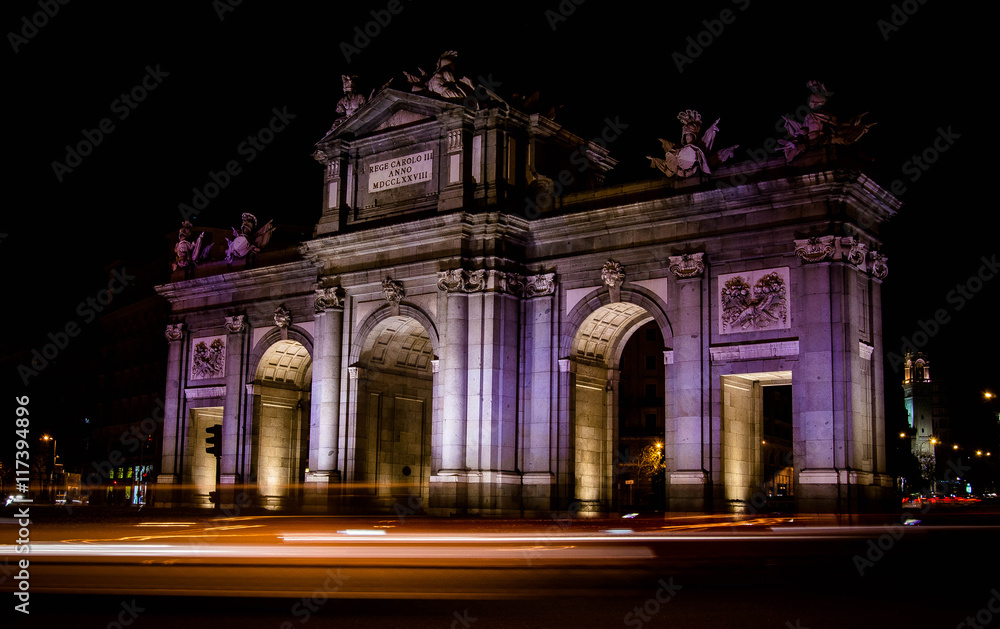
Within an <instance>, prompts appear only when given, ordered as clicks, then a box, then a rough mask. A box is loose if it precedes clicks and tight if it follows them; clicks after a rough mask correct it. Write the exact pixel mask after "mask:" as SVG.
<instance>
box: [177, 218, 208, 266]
mask: <svg viewBox="0 0 1000 629" xmlns="http://www.w3.org/2000/svg"><path fill="white" fill-rule="evenodd" d="M192 227H193V225H191V222H190V221H184V222H183V223H181V228H180V231H178V232H177V244H176V245H174V261H173V263H172V264H171V265H170V269H171V270H172V271H176V270H177V269H186V268H187V267H189V266H195V265H197V264H200V263H202V262H203V261H204V260H205V258H207V257H208V252H209V251H210V250H211V249H212V243H209V244H208V245H207V246H202V240H203V239H204V237H205V232H201V233H200V234H198V238H197V239H196V240H195V241H194V242H191V241H190V238H191V228H192Z"/></svg>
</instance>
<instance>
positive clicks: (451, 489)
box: [427, 470, 522, 515]
mask: <svg viewBox="0 0 1000 629" xmlns="http://www.w3.org/2000/svg"><path fill="white" fill-rule="evenodd" d="M430 481H431V485H430V501H429V506H428V509H427V512H428V513H429V514H431V515H520V514H521V511H522V505H521V495H522V494H521V488H522V484H521V483H522V477H521V474H519V473H517V472H497V471H467V470H464V471H456V470H441V471H439V472H438V473H437V474H433V475H431V478H430Z"/></svg>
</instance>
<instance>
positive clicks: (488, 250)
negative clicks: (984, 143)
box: [156, 53, 899, 515]
mask: <svg viewBox="0 0 1000 629" xmlns="http://www.w3.org/2000/svg"><path fill="white" fill-rule="evenodd" d="M453 61H454V59H453V58H449V53H446V54H445V55H442V58H441V59H440V60H439V68H438V72H436V73H434V74H433V75H428V76H413V75H409V76H408V79H409V80H410V82H411V83H412V90H408V91H401V90H398V89H395V88H392V87H386V88H384V89H381V90H380V91H377V92H376V93H374V95H373V97H372V98H370V99H366V98H365V97H364V96H363V95H361V94H360V93H357V92H355V91H354V87H353V79H352V77H345V83H344V85H345V98H344V99H342V101H341V103H340V104H339V106H338V112H340V113H342V114H343V115H342V117H341V118H339V119H337V120H336V121H335V124H334V127H333V128H332V129H331V130H330V132H329V133H328V134H326V135H325V136H324V137H323V138H321V140H320V141H319V143H318V144H317V145H316V151H315V153H314V157H315V158H316V159H317V160H318V161H319V162H320V163H321V164H322V166H323V170H324V175H323V188H322V189H323V204H322V213H321V215H320V217H319V220H318V222H317V224H316V226H315V230H314V233H313V234H312V237H311V238H306V239H304V240H303V241H302V242H301V243H300V244H299V245H298V246H295V247H289V248H283V249H282V248H277V247H276V246H275V245H272V244H269V239H270V237H271V232H272V231H274V230H273V229H272V228H271V223H264V221H263V219H264V218H266V217H261V220H260V221H259V222H258V218H257V216H255V215H253V214H251V213H249V212H248V213H245V214H244V215H243V216H242V217H241V222H242V226H241V227H240V228H238V229H236V230H234V232H233V234H232V237H231V238H227V240H228V241H229V242H228V246H227V251H226V259H225V260H206V261H204V262H203V263H200V264H199V263H198V262H197V260H196V255H197V251H198V249H199V247H195V246H193V245H192V244H191V240H185V239H182V241H179V244H178V250H177V251H178V260H179V263H178V269H177V270H176V271H175V272H174V276H173V277H172V280H171V281H170V282H168V283H165V284H163V285H162V286H159V287H158V291H159V293H160V294H161V295H163V296H164V297H166V298H167V299H168V300H169V302H170V308H171V314H170V323H169V324H168V326H167V329H166V336H167V339H168V342H169V345H168V347H169V349H168V359H167V376H166V387H165V392H166V398H165V400H166V408H165V416H166V418H165V422H164V434H163V456H162V463H161V468H160V475H159V477H158V480H157V483H158V484H157V488H156V491H157V496H158V503H159V501H160V500H163V504H185V505H201V506H209V504H210V503H209V496H210V493H212V492H215V491H216V488H217V486H218V491H219V492H220V496H221V502H222V503H223V505H224V506H233V505H239V504H241V503H243V504H255V505H261V506H265V507H268V508H274V509H282V508H297V507H307V508H310V509H315V510H319V511H333V512H337V511H344V510H348V509H354V508H366V509H383V510H386V511H390V512H391V511H396V512H399V510H400V509H403V510H405V512H426V513H432V514H450V513H472V514H508V515H511V514H525V515H537V514H546V513H550V512H553V511H564V510H566V509H568V508H575V509H578V510H580V511H584V512H593V513H598V512H611V511H614V510H616V509H620V508H622V507H623V506H625V505H627V504H628V503H630V502H631V503H633V504H634V503H636V502H637V500H638V498H637V494H635V493H633V494H631V495H630V496H626V495H624V492H627V491H633V492H635V491H639V492H640V494H641V493H644V492H645V493H653V494H654V495H652V496H647V497H645V498H643V500H645V501H646V503H647V504H648V505H650V506H655V505H656V504H657V503H659V504H662V505H664V506H665V508H667V509H670V510H680V511H737V512H742V511H747V510H751V509H759V508H762V506H763V505H765V504H766V503H767V501H768V500H769V498H774V497H783V498H788V499H790V500H793V501H794V505H793V506H794V508H797V509H799V510H801V511H845V510H859V509H881V508H883V506H884V501H885V500H886V499H887V497H888V496H889V495H890V493H891V490H892V481H891V479H890V478H889V477H888V476H887V475H886V474H885V444H886V436H885V434H884V402H883V394H882V391H883V386H884V382H883V373H882V326H881V312H882V309H881V293H880V285H881V282H882V281H883V279H884V278H885V277H886V274H887V272H888V268H887V265H886V258H885V256H884V255H882V254H881V253H880V251H881V248H882V242H881V241H880V239H879V226H880V225H881V224H882V223H883V222H884V221H886V220H887V219H888V218H890V217H891V216H893V215H894V214H895V212H896V210H897V209H898V207H899V201H898V200H897V199H895V198H894V197H893V196H892V195H890V194H889V193H888V192H886V191H885V190H884V189H882V188H880V187H879V186H878V184H876V183H875V182H874V181H872V180H871V179H870V178H869V177H867V176H866V175H865V174H864V173H863V171H862V168H863V166H864V164H863V163H860V162H856V161H854V160H852V159H851V158H850V157H849V152H847V151H844V150H843V146H837V147H835V146H833V144H838V145H844V144H849V143H850V142H849V141H848V140H845V139H844V138H842V137H840V136H838V137H837V139H838V140H840V141H838V142H833V141H832V140H831V141H829V142H827V143H824V141H825V140H824V138H827V139H829V138H828V136H825V135H824V134H827V133H841V132H842V130H843V129H842V128H843V127H845V126H849V125H834V126H835V127H836V129H837V130H836V131H834V130H831V129H832V127H830V124H831V121H832V120H834V119H833V118H832V117H830V116H829V115H828V114H827V113H825V109H823V103H824V102H825V94H826V93H825V91H822V90H819V89H814V94H813V96H812V97H810V107H812V108H813V111H815V112H816V114H815V116H814V118H813V119H811V121H807V123H806V124H805V126H804V127H802V129H798V130H795V133H798V134H800V135H797V136H794V137H797V138H798V139H797V140H795V141H794V142H789V143H787V146H786V147H785V149H786V150H785V155H782V156H780V157H777V158H774V159H770V160H769V161H766V162H755V163H749V162H744V163H737V164H734V165H723V164H722V163H721V162H722V161H725V158H726V157H727V155H722V153H723V151H718V152H712V140H713V139H714V137H715V136H714V134H715V132H717V131H718V128H717V126H716V125H712V126H711V127H710V128H709V129H707V130H705V132H704V133H702V131H701V118H700V115H699V114H698V112H693V111H690V110H688V111H685V112H681V115H680V116H679V117H678V119H679V120H680V121H681V122H682V123H683V126H682V132H681V133H680V134H679V142H678V143H676V144H674V143H673V142H668V141H663V142H662V145H663V148H664V151H665V153H664V157H663V158H658V157H657V158H650V159H651V162H652V165H653V166H655V167H656V168H657V169H658V170H659V171H661V172H662V173H663V175H666V176H663V175H661V174H660V173H659V172H656V171H653V172H656V175H657V176H656V178H655V179H651V180H645V181H640V182H635V183H629V184H623V185H617V186H605V185H604V183H603V180H604V174H605V173H606V172H607V171H609V170H610V169H611V168H613V167H614V166H615V165H616V163H617V162H616V161H615V160H614V159H612V158H611V156H610V154H609V152H608V150H607V148H606V147H605V146H604V145H603V144H604V143H605V142H606V141H607V138H604V139H603V140H602V141H600V142H598V141H586V140H585V139H583V138H582V137H580V136H579V135H577V134H575V133H573V132H572V131H570V130H569V129H565V128H563V127H562V126H560V125H559V124H558V123H556V122H555V121H553V120H552V119H550V118H548V117H546V116H543V115H541V114H538V113H530V112H528V111H522V110H519V109H518V103H513V104H512V103H508V102H505V101H503V100H502V99H501V98H500V97H498V96H496V95H494V94H492V93H491V92H489V90H485V88H483V89H481V90H473V89H472V87H471V85H472V84H471V83H467V82H464V81H462V80H459V79H458V75H456V74H455V73H454V72H453V71H452V65H451V64H452V62H453ZM442 68H444V69H447V70H448V71H447V72H446V71H445V70H444V69H442ZM811 89H813V87H812V84H811ZM776 107H778V105H776ZM821 112H823V114H822V116H821V115H820V113H821ZM810 115H813V114H810ZM608 123H609V125H611V124H612V123H613V121H608ZM768 124H769V123H768ZM675 125H676V122H673V121H672V120H671V121H666V122H665V123H664V127H665V129H668V130H670V129H671V128H675ZM606 131H607V134H614V133H616V131H615V130H614V129H613V128H611V126H609V127H608V129H607V130H606ZM710 132H711V133H710ZM671 133H673V131H672V130H671ZM853 133H854V135H855V136H856V135H858V133H863V129H861V130H859V129H854V131H853ZM853 139H856V137H852V138H851V139H850V141H853ZM653 144H654V146H655V144H656V142H655V140H653ZM734 148H735V147H731V148H730V149H727V151H729V153H730V154H731V152H732V150H733V149H734ZM779 155H780V154H779ZM197 229H198V228H194V230H193V231H192V233H191V237H194V232H196V231H197ZM278 231H279V232H280V230H278ZM220 245H221V243H220ZM772 389H773V390H772ZM214 424H220V425H221V426H222V452H221V459H220V460H219V462H218V465H219V467H218V478H216V474H217V470H216V461H215V459H214V457H212V456H211V455H209V454H207V453H206V452H205V438H206V430H207V429H208V428H209V427H210V426H212V425H214ZM656 441H659V442H661V443H662V448H663V466H664V468H665V471H664V474H663V478H664V481H663V483H662V484H661V485H660V486H658V487H655V486H654V484H653V482H652V480H649V479H640V478H636V477H635V476H634V475H633V476H632V478H629V476H628V475H629V474H633V471H632V470H630V469H629V466H630V465H631V464H630V462H629V461H630V460H631V459H632V458H633V455H634V452H633V451H634V450H635V449H636V448H642V447H644V446H645V445H648V444H649V443H650V442H656ZM627 480H634V481H635V482H634V483H632V484H627V483H626V481H627ZM640 481H642V483H644V484H643V485H642V486H640V487H639V489H638V490H637V488H636V486H637V485H638V484H639V483H640ZM168 496H169V497H168Z"/></svg>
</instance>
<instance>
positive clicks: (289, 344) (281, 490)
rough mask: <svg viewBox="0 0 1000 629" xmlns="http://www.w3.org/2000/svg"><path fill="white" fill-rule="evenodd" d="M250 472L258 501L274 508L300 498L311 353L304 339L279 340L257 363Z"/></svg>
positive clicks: (305, 456)
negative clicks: (303, 342)
mask: <svg viewBox="0 0 1000 629" xmlns="http://www.w3.org/2000/svg"><path fill="white" fill-rule="evenodd" d="M254 384H255V388H257V389H258V390H259V392H260V395H258V396H254V397H255V399H254V405H255V408H254V417H255V421H254V422H253V434H252V436H251V437H252V444H253V448H252V452H253V455H252V457H251V461H250V471H251V475H252V476H254V477H256V479H257V492H258V495H259V496H260V501H261V504H262V505H263V506H265V507H267V508H269V509H277V508H281V507H284V506H288V505H290V504H295V503H297V502H299V501H300V500H301V497H302V496H301V492H302V487H303V483H304V481H305V472H306V466H307V465H308V462H309V401H308V400H309V394H310V389H311V386H312V357H311V356H310V355H309V350H308V349H306V347H305V346H304V345H302V343H299V342H298V341H295V340H290V339H283V340H279V341H277V342H275V343H274V344H273V345H271V346H270V347H269V348H268V349H267V351H266V352H264V354H263V356H261V359H260V362H259V363H258V365H257V371H256V373H255V375H254Z"/></svg>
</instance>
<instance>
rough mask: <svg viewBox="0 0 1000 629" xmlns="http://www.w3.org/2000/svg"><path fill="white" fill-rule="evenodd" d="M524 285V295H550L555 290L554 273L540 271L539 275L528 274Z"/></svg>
mask: <svg viewBox="0 0 1000 629" xmlns="http://www.w3.org/2000/svg"><path fill="white" fill-rule="evenodd" d="M525 280H526V281H527V284H526V286H525V287H524V296H525V297H540V296H542V295H552V294H554V293H555V292H556V274H555V273H541V274H539V275H529V276H528V277H526V278H525Z"/></svg>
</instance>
